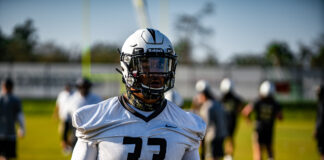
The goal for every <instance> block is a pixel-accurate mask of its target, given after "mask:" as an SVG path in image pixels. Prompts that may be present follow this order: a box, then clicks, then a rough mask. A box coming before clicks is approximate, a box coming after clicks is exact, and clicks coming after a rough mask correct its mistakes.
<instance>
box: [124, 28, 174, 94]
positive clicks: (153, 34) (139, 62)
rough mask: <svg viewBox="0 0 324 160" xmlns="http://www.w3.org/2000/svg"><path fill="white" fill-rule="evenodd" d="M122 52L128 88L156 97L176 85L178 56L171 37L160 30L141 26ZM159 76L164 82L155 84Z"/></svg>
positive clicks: (129, 38) (125, 44) (127, 41)
mask: <svg viewBox="0 0 324 160" xmlns="http://www.w3.org/2000/svg"><path fill="white" fill-rule="evenodd" d="M120 54H121V56H120V65H121V68H122V71H120V72H121V73H122V76H123V82H124V83H125V84H126V89H127V90H129V91H131V92H141V93H143V95H144V97H152V96H163V93H164V92H166V91H168V90H169V89H171V88H173V86H174V79H175V70H176V65H177V56H176V54H175V52H174V49H173V46H172V44H171V42H170V40H169V39H168V38H167V37H166V36H165V35H164V34H162V33H161V32H160V31H158V30H155V29H149V28H147V29H139V30H137V31H136V32H135V33H133V34H132V35H130V36H129V37H128V38H127V40H126V41H125V43H124V45H123V47H122V50H121V53H120ZM156 77H159V78H162V79H163V80H162V81H163V84H162V85H161V84H155V82H154V78H156ZM130 88H133V89H135V90H130Z"/></svg>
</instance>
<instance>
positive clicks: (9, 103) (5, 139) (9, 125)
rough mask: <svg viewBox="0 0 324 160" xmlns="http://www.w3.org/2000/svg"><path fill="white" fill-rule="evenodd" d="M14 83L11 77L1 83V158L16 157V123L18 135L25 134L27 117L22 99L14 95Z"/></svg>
mask: <svg viewBox="0 0 324 160" xmlns="http://www.w3.org/2000/svg"><path fill="white" fill-rule="evenodd" d="M13 89H14V83H13V81H12V80H11V79H10V78H7V79H5V80H4V81H3V82H2V83H1V96H0V159H1V158H2V159H11V158H16V157H17V153H16V148H17V141H16V139H17V138H16V128H15V125H16V123H18V124H19V128H18V137H24V135H25V118H24V114H23V111H22V106H21V101H20V99H19V98H17V97H16V96H14V95H13Z"/></svg>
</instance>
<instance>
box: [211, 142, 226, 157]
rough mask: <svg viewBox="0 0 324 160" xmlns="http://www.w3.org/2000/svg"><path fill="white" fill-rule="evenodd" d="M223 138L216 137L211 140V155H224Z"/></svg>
mask: <svg viewBox="0 0 324 160" xmlns="http://www.w3.org/2000/svg"><path fill="white" fill-rule="evenodd" d="M223 142H224V139H223V138H216V139H214V140H213V141H212V146H211V150H212V155H213V157H223V156H224V147H223Z"/></svg>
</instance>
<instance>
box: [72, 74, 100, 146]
mask: <svg viewBox="0 0 324 160" xmlns="http://www.w3.org/2000/svg"><path fill="white" fill-rule="evenodd" d="M91 87H92V83H91V81H90V80H89V79H87V78H84V77H82V78H79V79H77V81H76V88H77V91H76V92H74V93H73V94H72V95H71V97H70V98H69V99H68V100H67V102H66V106H67V107H68V117H67V119H68V121H69V123H72V115H73V113H74V112H75V111H76V110H78V109H79V108H82V107H84V106H86V105H90V104H97V103H99V102H100V101H102V99H101V97H100V96H98V95H97V94H95V93H93V92H91ZM71 125H72V124H71ZM72 128H73V127H72ZM72 130H73V131H72V132H73V134H72V136H71V137H72V138H71V140H70V141H71V142H70V143H71V144H70V146H71V147H72V148H73V147H74V146H75V144H76V142H77V138H76V136H75V128H73V129H72Z"/></svg>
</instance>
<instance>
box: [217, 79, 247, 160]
mask: <svg viewBox="0 0 324 160" xmlns="http://www.w3.org/2000/svg"><path fill="white" fill-rule="evenodd" d="M220 91H221V93H222V98H221V102H222V104H223V107H224V110H225V116H226V124H227V133H228V136H227V138H226V140H225V152H226V155H225V157H224V159H225V160H231V159H233V153H234V133H235V128H236V123H237V116H238V115H239V113H240V112H241V110H242V107H243V102H242V100H241V98H240V97H239V96H237V95H236V93H235V90H234V83H233V81H232V80H230V79H229V78H224V79H223V80H222V81H221V83H220Z"/></svg>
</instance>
